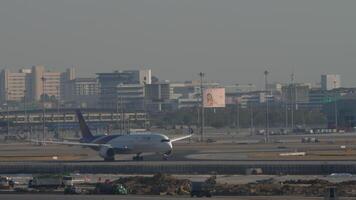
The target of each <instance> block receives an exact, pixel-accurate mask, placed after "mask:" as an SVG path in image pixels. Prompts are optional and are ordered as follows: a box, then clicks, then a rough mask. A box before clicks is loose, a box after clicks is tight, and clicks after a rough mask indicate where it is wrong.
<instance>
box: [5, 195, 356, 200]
mask: <svg viewBox="0 0 356 200" xmlns="http://www.w3.org/2000/svg"><path fill="white" fill-rule="evenodd" d="M0 199H4V200H5V199H6V200H49V199H50V200H61V199H65V200H103V199H105V200H116V199H127V200H181V199H205V200H235V199H238V200H285V199H288V200H304V199H305V200H322V199H323V198H312V197H289V196H288V197H286V196H280V197H275V196H274V197H236V196H234V197H212V198H190V197H189V196H179V197H171V196H111V195H91V196H87V195H74V196H73V195H48V194H31V195H28V194H26V195H25V194H20V195H17V194H16V195H0ZM343 200H347V198H344V199H343ZM350 200H351V199H350Z"/></svg>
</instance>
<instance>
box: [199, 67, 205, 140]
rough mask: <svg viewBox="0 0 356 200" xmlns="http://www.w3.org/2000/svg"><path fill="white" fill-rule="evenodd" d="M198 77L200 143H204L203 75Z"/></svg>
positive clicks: (201, 73) (200, 74)
mask: <svg viewBox="0 0 356 200" xmlns="http://www.w3.org/2000/svg"><path fill="white" fill-rule="evenodd" d="M199 76H200V106H201V115H200V142H203V141H204V91H203V89H204V88H203V80H204V76H205V74H204V73H203V72H200V73H199Z"/></svg>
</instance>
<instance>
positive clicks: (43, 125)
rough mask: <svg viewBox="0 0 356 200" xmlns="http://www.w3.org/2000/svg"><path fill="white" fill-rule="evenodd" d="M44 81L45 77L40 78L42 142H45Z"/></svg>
mask: <svg viewBox="0 0 356 200" xmlns="http://www.w3.org/2000/svg"><path fill="white" fill-rule="evenodd" d="M45 81H46V79H45V77H44V76H42V141H45V134H46V106H45ZM42 144H43V142H42Z"/></svg>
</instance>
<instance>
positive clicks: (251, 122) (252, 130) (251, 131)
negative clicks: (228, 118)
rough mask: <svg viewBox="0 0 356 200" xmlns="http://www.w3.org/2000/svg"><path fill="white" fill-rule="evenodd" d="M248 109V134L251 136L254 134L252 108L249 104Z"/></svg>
mask: <svg viewBox="0 0 356 200" xmlns="http://www.w3.org/2000/svg"><path fill="white" fill-rule="evenodd" d="M249 107H250V134H251V136H252V135H253V133H254V127H253V126H254V122H253V118H254V116H253V107H252V103H250V104H249Z"/></svg>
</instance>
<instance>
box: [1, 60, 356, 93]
mask: <svg viewBox="0 0 356 200" xmlns="http://www.w3.org/2000/svg"><path fill="white" fill-rule="evenodd" d="M33 66H45V67H46V71H48V72H55V71H65V70H66V69H70V68H73V69H75V71H76V76H77V78H96V77H97V74H100V73H111V72H115V71H126V70H145V69H147V70H148V69H149V70H152V68H146V67H147V66H150V65H147V64H142V65H139V64H132V65H122V66H125V67H123V68H114V69H112V70H111V71H97V72H95V73H93V74H90V73H80V72H79V73H78V71H79V70H78V69H79V68H80V67H79V66H74V65H70V66H65V67H51V66H50V65H49V66H48V65H42V64H41V65H26V66H18V67H13V68H12V67H3V66H2V65H0V71H1V70H10V71H11V72H18V71H21V70H24V69H25V70H26V69H31V68H32V67H33ZM143 66H145V67H143ZM129 67H132V68H129ZM262 73H263V72H262ZM270 73H271V72H270V71H269V76H268V77H269V81H270V84H275V83H280V84H290V83H291V78H290V77H291V75H292V74H293V76H294V82H295V83H307V84H311V86H312V87H320V86H321V84H322V83H321V82H322V80H321V76H323V75H338V76H339V78H340V80H342V81H341V82H340V83H341V87H346V88H347V87H350V88H351V87H356V83H355V84H351V85H346V84H345V82H347V80H346V81H345V79H344V77H343V76H340V74H339V73H334V74H331V73H324V74H318V75H317V76H316V77H315V79H313V80H305V81H304V82H303V81H301V80H299V79H298V77H296V75H295V74H296V72H295V71H293V72H291V73H290V74H286V75H285V78H286V79H285V80H284V81H277V80H273V79H271V78H270V75H271V74H270ZM152 77H156V78H158V79H159V80H160V81H170V82H172V83H183V82H187V81H197V80H199V74H197V75H196V76H195V77H194V76H192V77H193V78H192V79H179V78H176V79H173V80H170V79H167V78H165V77H160V76H158V75H157V72H155V71H153V70H152ZM261 77H263V74H262V75H261ZM208 78H209V77H208ZM208 78H206V79H205V81H207V82H216V83H220V84H221V85H225V86H228V85H235V84H237V85H239V84H241V85H248V84H252V85H255V86H256V87H257V89H259V90H263V89H264V88H265V85H264V84H262V85H261V84H260V85H258V83H256V82H238V81H236V82H233V81H232V80H227V81H226V80H225V81H220V80H215V79H208Z"/></svg>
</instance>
